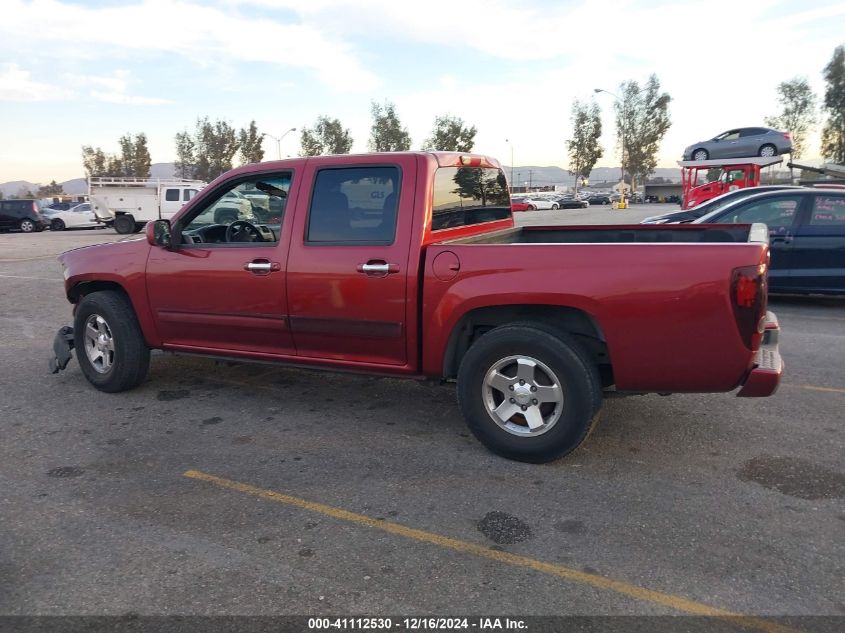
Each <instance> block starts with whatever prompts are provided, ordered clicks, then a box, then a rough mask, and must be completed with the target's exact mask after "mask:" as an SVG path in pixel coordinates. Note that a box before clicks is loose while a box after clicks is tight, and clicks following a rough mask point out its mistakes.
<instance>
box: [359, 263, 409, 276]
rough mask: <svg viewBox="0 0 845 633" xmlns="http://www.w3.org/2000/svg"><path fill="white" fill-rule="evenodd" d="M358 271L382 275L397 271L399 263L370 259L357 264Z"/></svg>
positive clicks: (371, 274)
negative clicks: (364, 262)
mask: <svg viewBox="0 0 845 633" xmlns="http://www.w3.org/2000/svg"><path fill="white" fill-rule="evenodd" d="M357 270H358V272H359V273H364V274H365V275H370V276H372V277H384V276H385V275H392V274H394V273H398V272H399V264H388V263H387V262H385V261H378V260H372V259H371V260H370V261H368V262H367V263H366V264H358V267H357Z"/></svg>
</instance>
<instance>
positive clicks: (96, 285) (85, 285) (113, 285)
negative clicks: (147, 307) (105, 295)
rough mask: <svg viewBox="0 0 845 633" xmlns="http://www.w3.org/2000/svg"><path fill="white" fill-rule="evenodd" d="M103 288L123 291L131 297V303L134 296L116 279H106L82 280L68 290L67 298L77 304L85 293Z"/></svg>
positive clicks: (88, 293) (127, 296)
mask: <svg viewBox="0 0 845 633" xmlns="http://www.w3.org/2000/svg"><path fill="white" fill-rule="evenodd" d="M102 290H114V291H116V292H120V293H123V294H124V295H126V298H127V299H129V301H130V303H131V301H132V297H130V296H129V293H128V292H126V288H124V287H123V286H122V285H120V284H119V283H117V282H116V281H105V280H95V281H80V282H79V283H76V284H74V285H73V286H72V287H71V288H70V289H69V290H68V291H67V298H68V301H70V302H71V303H74V304H77V303H79V302H80V301H81V300H82V297H84V296H85V295H90V294H91V293H92V292H100V291H102Z"/></svg>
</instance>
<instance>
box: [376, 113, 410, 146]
mask: <svg viewBox="0 0 845 633" xmlns="http://www.w3.org/2000/svg"><path fill="white" fill-rule="evenodd" d="M371 112H372V115H373V126H372V128H370V142H369V147H370V151H371V152H404V151H407V150H409V149H411V136H410V135H409V134H408V129H407V128H404V127H402V124H401V123H400V121H399V117H398V116H396V106H395V105H393V104H392V103H390V102H389V101H385V102H384V105H383V106H382V105H380V104H378V103H376V102H375V101H373V102H372V107H371Z"/></svg>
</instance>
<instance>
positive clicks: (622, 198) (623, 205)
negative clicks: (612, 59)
mask: <svg viewBox="0 0 845 633" xmlns="http://www.w3.org/2000/svg"><path fill="white" fill-rule="evenodd" d="M593 92H594V93H596V94H598V93H600V92H605V93H607V94H609V95H610V96H611V97H613V98H614V99H616V103H618V104H621V110H622V161H621V165H620V166H619V171H620V172H621V173H622V183H621V189H622V190H621V191H620V192H619V195H620V198H619V199H620V201H621V205H622V208H623V209H624V208H625V104H624V102H623V101H622V99H620V98H619V95H617V94H616V93H615V92H610V90H605V89H604V88H593Z"/></svg>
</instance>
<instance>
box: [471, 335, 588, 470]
mask: <svg viewBox="0 0 845 633" xmlns="http://www.w3.org/2000/svg"><path fill="white" fill-rule="evenodd" d="M601 400H602V392H601V380H600V377H599V373H598V368H597V367H596V365H595V363H593V362H592V360H591V359H590V358H589V357H588V355H587V353H586V352H585V351H584V350H583V349H582V348H581V346H580V345H579V344H578V343H577V341H575V339H573V338H572V337H571V336H569V335H568V334H566V333H563V332H558V331H556V330H554V329H552V328H550V327H547V326H544V325H542V324H515V325H506V326H502V327H498V328H495V329H494V330H491V331H490V332H488V333H486V334H484V335H483V336H482V337H481V338H480V339H478V341H477V342H475V343H474V344H473V345H472V346H471V347H470V348H469V350H468V351H467V353H466V355H465V356H464V358H463V360H462V362H461V366H460V370H459V372H458V401H459V403H460V407H461V411H462V412H463V415H464V419H465V420H466V423H467V426H469V428H470V430H471V431H472V433H473V434H474V435H475V437H476V438H478V440H479V441H480V442H481V443H482V444H484V445H485V446H486V447H487V448H488V449H490V450H491V451H493V452H494V453H496V454H498V455H501V456H503V457H507V458H508V459H514V460H517V461H522V462H530V463H544V462H549V461H552V460H555V459H558V458H560V457H563V456H564V455H566V454H568V453H570V452H572V451H573V450H575V449H576V448H577V447H578V446H579V445H580V444H581V442H583V441H584V439H585V438H586V437H587V435H589V433H590V431H591V430H592V428H593V425H594V423H595V421H596V419H597V417H598V412H599V409H600V408H601Z"/></svg>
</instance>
